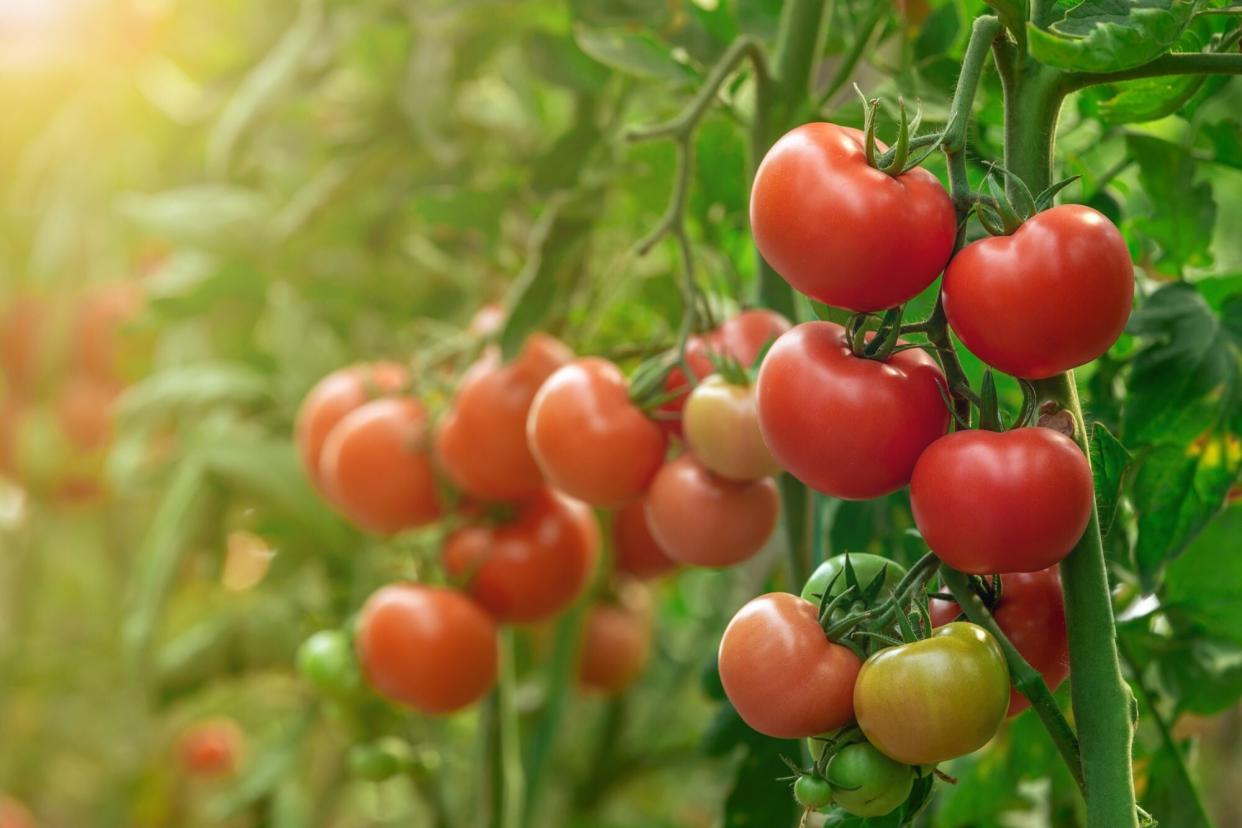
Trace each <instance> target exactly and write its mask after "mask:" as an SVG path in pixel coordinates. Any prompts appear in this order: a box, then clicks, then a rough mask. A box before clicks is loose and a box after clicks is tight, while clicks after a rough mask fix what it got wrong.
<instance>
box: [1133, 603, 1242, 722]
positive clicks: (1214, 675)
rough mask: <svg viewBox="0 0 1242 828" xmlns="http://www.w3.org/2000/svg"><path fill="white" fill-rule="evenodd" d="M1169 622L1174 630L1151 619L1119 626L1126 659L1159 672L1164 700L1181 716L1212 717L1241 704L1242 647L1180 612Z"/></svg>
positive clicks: (1158, 677)
mask: <svg viewBox="0 0 1242 828" xmlns="http://www.w3.org/2000/svg"><path fill="white" fill-rule="evenodd" d="M1168 617H1169V624H1168V625H1167V626H1168V627H1169V629H1161V628H1160V627H1158V626H1157V625H1155V624H1153V622H1152V618H1151V617H1150V616H1144V617H1142V618H1137V619H1133V620H1131V621H1127V622H1125V623H1123V624H1121V625H1119V626H1118V634H1119V635H1120V636H1121V638H1122V641H1123V642H1124V646H1125V650H1126V654H1127V656H1128V657H1130V658H1132V659H1133V660H1134V662H1135V664H1136V666H1137V667H1138V668H1139V670H1140V671H1141V672H1143V673H1145V674H1150V673H1151V672H1152V671H1154V674H1155V675H1154V678H1155V679H1156V680H1155V682H1154V683H1155V684H1156V685H1157V686H1158V687H1159V689H1160V692H1161V695H1164V696H1167V697H1169V698H1171V699H1172V700H1173V702H1174V703H1175V709H1176V711H1177V712H1179V713H1181V712H1187V713H1197V714H1199V715H1209V716H1210V715H1213V714H1216V713H1220V712H1221V711H1223V710H1227V709H1228V708H1230V707H1232V706H1233V705H1235V704H1237V702H1238V699H1239V698H1242V644H1239V643H1238V642H1237V641H1233V640H1230V639H1225V638H1220V637H1217V636H1213V635H1212V634H1211V633H1209V632H1207V631H1206V630H1203V629H1201V628H1199V627H1197V626H1195V625H1194V623H1193V622H1187V621H1186V619H1184V618H1181V617H1179V615H1178V613H1177V612H1176V611H1174V612H1170V613H1169V614H1168ZM1157 629H1159V630H1160V631H1159V632H1156V631H1154V630H1157Z"/></svg>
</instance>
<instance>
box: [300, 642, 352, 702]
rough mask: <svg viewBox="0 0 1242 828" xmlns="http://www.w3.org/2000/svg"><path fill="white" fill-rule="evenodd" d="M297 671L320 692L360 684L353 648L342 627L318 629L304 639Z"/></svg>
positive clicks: (343, 691)
mask: <svg viewBox="0 0 1242 828" xmlns="http://www.w3.org/2000/svg"><path fill="white" fill-rule="evenodd" d="M298 672H299V673H301V674H302V677H303V678H305V679H306V680H307V681H308V682H310V684H311V686H313V687H314V688H315V689H316V690H318V691H319V692H321V693H327V694H334V693H335V694H339V693H347V692H349V691H351V690H353V689H355V688H357V687H358V686H359V684H360V681H359V675H358V661H357V659H356V658H354V648H353V645H352V644H351V643H350V640H349V636H348V635H347V634H346V633H345V632H344V631H343V630H320V631H319V632H317V633H315V634H314V635H312V636H311V637H310V638H308V639H306V640H305V641H303V642H302V646H301V647H299V648H298Z"/></svg>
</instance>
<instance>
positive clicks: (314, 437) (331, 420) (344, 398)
mask: <svg viewBox="0 0 1242 828" xmlns="http://www.w3.org/2000/svg"><path fill="white" fill-rule="evenodd" d="M409 380H410V375H409V371H407V370H406V368H405V366H403V365H399V364H397V363H395V362H375V363H371V364H369V365H351V366H349V367H348V368H342V369H340V370H339V371H333V372H332V373H331V374H328V375H327V376H326V377H324V378H323V379H321V380H320V381H319V382H318V384H316V385H315V387H314V388H312V389H311V390H310V393H309V394H307V395H306V399H305V400H303V401H302V405H301V407H300V408H299V409H298V418H297V424H296V425H295V426H294V438H295V440H296V442H297V446H298V454H299V455H300V456H301V458H302V466H303V468H305V469H306V474H307V476H308V477H309V478H310V481H311V482H312V483H313V484H315V486H316V488H318V489H319V490H320V491H321V492H322V491H324V487H323V481H322V479H321V477H320V474H319V467H320V459H321V457H322V455H323V445H324V443H325V442H327V440H328V435H329V434H331V433H332V429H334V428H336V425H337V423H339V422H340V421H341V420H343V419H344V418H345V415H346V414H348V413H349V412H351V411H353V410H354V409H355V408H358V407H359V406H361V405H363V404H365V403H366V402H367V401H369V400H371V399H373V398H375V397H377V396H385V395H390V394H396V393H398V392H399V391H401V390H402V389H403V388H404V387H405V386H406V385H408V383H409Z"/></svg>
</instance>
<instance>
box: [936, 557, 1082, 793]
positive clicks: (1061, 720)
mask: <svg viewBox="0 0 1242 828" xmlns="http://www.w3.org/2000/svg"><path fill="white" fill-rule="evenodd" d="M940 577H941V578H942V579H943V580H944V584H945V586H947V587H948V588H949V591H950V592H952V593H953V597H954V598H956V599H957V603H958V606H960V607H961V608H962V611H963V612H965V613H966V617H967V618H969V619H970V620H971V621H973V622H974V623H976V624H978V625H979V626H980V627H983V628H984V629H985V630H987V631H988V632H990V633H991V634H992V637H993V638H995V639H996V640H997V642H998V643H999V644H1000V646H1001V649H1002V650H1004V652H1005V661H1006V662H1007V663H1008V664H1009V677H1010V679H1011V680H1012V681H1013V686H1014V689H1016V690H1017V691H1018V692H1019V693H1021V694H1022V695H1023V696H1025V697H1026V699H1027V701H1029V702H1030V703H1031V708H1032V709H1033V710H1034V711H1035V715H1037V716H1039V720H1040V722H1042V723H1043V725H1044V727H1045V728H1046V729H1047V731H1048V735H1049V736H1051V737H1052V742H1053V744H1054V745H1056V748H1057V752H1058V753H1060V754H1061V758H1062V759H1063V760H1064V761H1065V766H1066V767H1067V768H1069V772H1070V774H1071V775H1072V776H1073V777H1074V781H1075V782H1077V783H1078V787H1079V788H1082V786H1083V777H1082V761H1081V759H1080V758H1079V755H1078V737H1076V736H1075V735H1074V731H1073V729H1072V728H1071V727H1070V725H1069V722H1067V721H1066V720H1065V717H1064V716H1063V715H1061V709H1060V708H1059V707H1057V701H1056V699H1054V698H1053V697H1052V691H1050V690H1049V689H1048V684H1047V683H1046V682H1045V681H1044V677H1043V676H1042V675H1040V673H1039V671H1038V670H1036V669H1035V668H1034V667H1032V666H1031V665H1030V664H1029V663H1028V662H1027V660H1026V659H1025V658H1023V657H1022V654H1021V653H1020V652H1018V648H1017V647H1015V646H1013V643H1012V642H1011V641H1010V640H1009V638H1008V637H1007V636H1006V635H1005V633H1004V631H1003V630H1002V629H1001V628H1000V625H999V624H997V623H996V619H995V618H993V617H992V613H991V612H989V611H988V608H987V606H986V605H985V604H984V603H983V599H982V598H980V597H979V596H978V595H977V594H976V593H975V591H974V590H973V589H971V588H970V578H969V577H967V576H966V575H964V574H963V573H961V572H958V571H957V570H956V569H951V568H949V567H947V566H945V567H941V569H940Z"/></svg>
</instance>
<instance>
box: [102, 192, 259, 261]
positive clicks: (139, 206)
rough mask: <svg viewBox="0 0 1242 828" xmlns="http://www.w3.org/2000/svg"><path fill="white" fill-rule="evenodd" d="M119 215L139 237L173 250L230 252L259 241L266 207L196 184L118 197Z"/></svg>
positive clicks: (255, 196) (255, 199) (250, 195)
mask: <svg viewBox="0 0 1242 828" xmlns="http://www.w3.org/2000/svg"><path fill="white" fill-rule="evenodd" d="M120 209H121V212H122V213H123V214H124V215H125V216H127V217H128V218H130V219H131V220H133V221H134V222H135V223H136V224H137V225H138V226H139V227H140V228H141V229H142V230H143V231H145V232H146V233H149V234H150V235H152V236H154V237H155V238H159V239H164V240H166V241H169V242H171V243H173V244H178V245H185V246H188V247H199V248H207V249H212V248H226V249H234V248H238V247H243V246H246V245H253V244H255V243H257V242H258V241H260V240H261V239H262V238H263V231H264V229H265V228H266V226H267V220H268V217H269V216H271V214H272V212H273V211H272V207H271V204H270V203H269V202H268V200H267V199H266V198H265V197H263V196H261V195H260V194H259V193H257V192H255V191H254V190H249V189H247V188H245V187H238V186H234V185H228V184H202V185H199V186H194V187H184V188H182V189H178V190H168V191H166V192H163V193H158V194H155V195H136V194H130V195H127V196H124V197H123V198H122V199H121V203H120Z"/></svg>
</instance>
